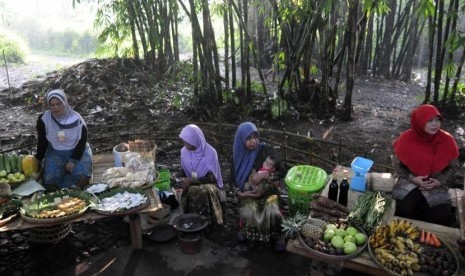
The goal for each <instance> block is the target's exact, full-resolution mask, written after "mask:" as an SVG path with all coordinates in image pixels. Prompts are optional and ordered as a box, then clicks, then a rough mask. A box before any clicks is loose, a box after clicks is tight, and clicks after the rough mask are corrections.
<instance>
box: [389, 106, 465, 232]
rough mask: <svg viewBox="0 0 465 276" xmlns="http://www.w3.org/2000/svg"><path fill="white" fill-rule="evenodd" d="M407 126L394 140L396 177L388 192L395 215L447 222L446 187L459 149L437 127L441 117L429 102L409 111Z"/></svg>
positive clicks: (440, 222) (448, 205) (449, 182)
mask: <svg viewBox="0 0 465 276" xmlns="http://www.w3.org/2000/svg"><path fill="white" fill-rule="evenodd" d="M410 123H411V127H410V129H408V130H407V131H405V132H403V133H402V134H401V135H400V136H399V137H398V138H397V139H396V140H395V141H394V144H393V145H394V153H395V156H394V168H395V171H396V172H395V174H396V178H397V182H396V185H395V186H394V189H393V191H392V194H393V197H394V198H395V199H396V213H395V214H396V215H397V216H401V217H407V218H412V219H417V220H422V221H427V222H432V223H436V224H442V225H450V224H451V208H450V198H449V193H448V189H449V188H451V187H454V177H455V173H456V171H457V170H458V168H459V162H458V157H459V151H458V146H457V143H456V142H455V140H454V138H453V137H452V135H450V134H449V133H448V132H446V131H444V130H442V129H441V123H442V116H441V114H440V113H439V111H438V109H437V108H436V107H434V106H432V105H428V104H425V105H421V106H419V107H418V108H416V109H415V110H414V111H413V112H412V114H411V122H410Z"/></svg>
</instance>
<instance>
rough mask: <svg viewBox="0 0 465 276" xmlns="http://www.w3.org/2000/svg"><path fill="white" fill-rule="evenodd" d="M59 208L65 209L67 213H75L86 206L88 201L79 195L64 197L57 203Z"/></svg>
mask: <svg viewBox="0 0 465 276" xmlns="http://www.w3.org/2000/svg"><path fill="white" fill-rule="evenodd" d="M57 207H58V209H59V210H61V211H63V212H64V213H65V214H66V215H69V214H74V213H77V212H79V211H81V210H82V209H84V208H85V207H86V202H85V201H84V200H82V199H80V198H77V197H69V198H66V199H63V200H62V201H61V202H60V203H59V204H57Z"/></svg>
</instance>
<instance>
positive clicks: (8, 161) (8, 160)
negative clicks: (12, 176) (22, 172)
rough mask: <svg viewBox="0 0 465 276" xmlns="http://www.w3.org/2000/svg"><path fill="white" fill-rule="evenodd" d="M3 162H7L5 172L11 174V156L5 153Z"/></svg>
mask: <svg viewBox="0 0 465 276" xmlns="http://www.w3.org/2000/svg"><path fill="white" fill-rule="evenodd" d="M3 162H5V171H6V172H7V173H11V163H10V154H9V153H4V154H3Z"/></svg>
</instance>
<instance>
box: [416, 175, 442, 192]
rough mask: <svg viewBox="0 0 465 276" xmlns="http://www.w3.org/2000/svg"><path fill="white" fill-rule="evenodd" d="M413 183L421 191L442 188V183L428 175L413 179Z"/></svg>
mask: <svg viewBox="0 0 465 276" xmlns="http://www.w3.org/2000/svg"><path fill="white" fill-rule="evenodd" d="M412 182H413V183H414V184H415V185H417V186H418V189H420V190H431V189H433V188H436V187H439V186H441V182H439V181H438V180H437V179H435V178H431V177H428V176H427V175H419V176H416V177H414V178H413V179H412Z"/></svg>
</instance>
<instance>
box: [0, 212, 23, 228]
mask: <svg viewBox="0 0 465 276" xmlns="http://www.w3.org/2000/svg"><path fill="white" fill-rule="evenodd" d="M18 217H19V212H18V213H16V214H14V215H11V216H9V217H7V218H5V219H2V220H0V226H3V225H6V224H8V223H10V222H12V221H14V220H15V219H17V218H18Z"/></svg>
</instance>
